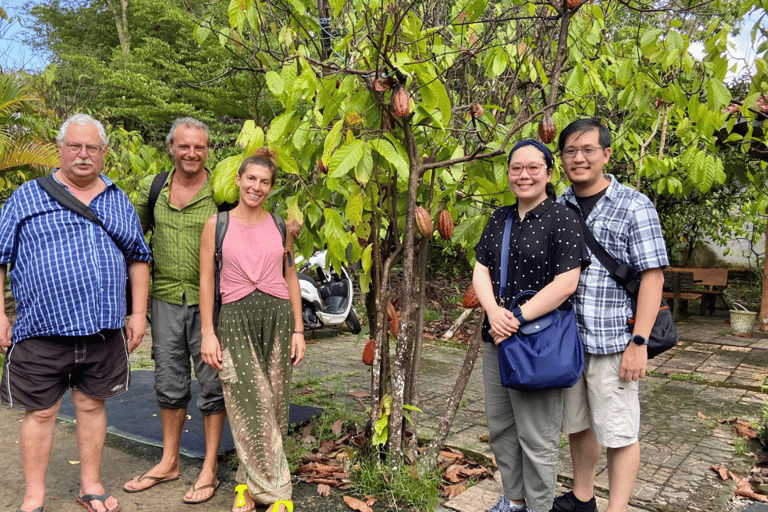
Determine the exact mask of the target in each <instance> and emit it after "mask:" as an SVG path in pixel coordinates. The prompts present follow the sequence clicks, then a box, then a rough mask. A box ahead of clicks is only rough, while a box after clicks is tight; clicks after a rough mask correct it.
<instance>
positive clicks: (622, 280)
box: [565, 201, 640, 299]
mask: <svg viewBox="0 0 768 512" xmlns="http://www.w3.org/2000/svg"><path fill="white" fill-rule="evenodd" d="M565 204H566V205H568V207H569V208H570V209H571V210H573V211H574V212H576V217H578V219H579V222H580V223H581V232H582V234H583V235H584V241H585V242H586V243H587V247H589V250H590V251H592V254H594V255H595V256H596V257H597V259H598V260H599V261H600V263H602V265H603V266H604V267H605V268H606V270H608V272H609V273H610V274H611V277H612V278H613V279H614V280H615V281H616V282H617V283H619V284H620V285H621V286H622V287H623V288H624V289H625V290H627V293H629V294H630V295H631V296H632V297H633V298H635V299H637V294H638V293H639V292H640V283H639V282H638V281H637V279H636V278H635V276H634V274H633V273H632V270H631V269H630V268H629V267H628V266H627V265H624V264H623V263H619V262H618V261H616V259H615V258H614V257H613V256H611V255H610V254H608V251H606V250H605V247H603V246H602V245H600V243H599V242H598V241H597V240H596V239H595V235H593V234H592V230H590V229H589V226H587V221H586V220H585V219H584V216H583V215H582V214H581V212H580V211H579V208H578V207H577V206H576V205H575V204H573V203H571V202H570V201H565Z"/></svg>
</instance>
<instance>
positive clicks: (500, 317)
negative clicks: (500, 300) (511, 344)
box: [485, 305, 520, 345]
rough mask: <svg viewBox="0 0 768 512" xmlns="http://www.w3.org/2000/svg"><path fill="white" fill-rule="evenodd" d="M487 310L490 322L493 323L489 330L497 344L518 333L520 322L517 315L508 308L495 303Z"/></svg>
mask: <svg viewBox="0 0 768 512" xmlns="http://www.w3.org/2000/svg"><path fill="white" fill-rule="evenodd" d="M485 312H486V314H487V315H488V323H489V324H490V325H491V329H490V330H489V331H488V332H489V334H490V335H491V336H493V341H494V343H495V344H496V345H498V344H499V343H501V342H502V341H503V340H505V339H507V338H509V337H510V336H512V335H513V334H514V333H516V332H517V329H518V328H519V327H520V322H518V321H517V318H515V315H513V314H512V312H511V311H509V310H508V309H506V308H503V307H501V306H496V305H494V306H493V307H491V308H489V309H487V310H486V311H485Z"/></svg>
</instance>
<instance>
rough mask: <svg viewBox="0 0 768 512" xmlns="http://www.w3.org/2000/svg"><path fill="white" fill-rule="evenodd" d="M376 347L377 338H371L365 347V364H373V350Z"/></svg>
mask: <svg viewBox="0 0 768 512" xmlns="http://www.w3.org/2000/svg"><path fill="white" fill-rule="evenodd" d="M375 349H376V340H375V339H374V338H371V339H370V340H368V343H366V344H365V348H364V349H363V364H365V365H366V366H373V351H374V350H375Z"/></svg>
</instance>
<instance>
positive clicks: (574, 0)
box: [565, 0, 584, 9]
mask: <svg viewBox="0 0 768 512" xmlns="http://www.w3.org/2000/svg"><path fill="white" fill-rule="evenodd" d="M583 3H584V0H565V6H566V7H567V8H568V9H575V8H577V7H578V6H580V5H581V4H583Z"/></svg>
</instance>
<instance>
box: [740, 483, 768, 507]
mask: <svg viewBox="0 0 768 512" xmlns="http://www.w3.org/2000/svg"><path fill="white" fill-rule="evenodd" d="M733 493H734V494H735V495H736V496H743V497H745V498H749V499H751V500H756V501H762V502H763V503H768V496H765V495H763V494H757V493H756V492H755V491H754V489H752V484H750V483H749V482H748V481H747V480H745V479H741V480H740V481H739V482H737V484H736V490H735V491H733Z"/></svg>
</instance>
